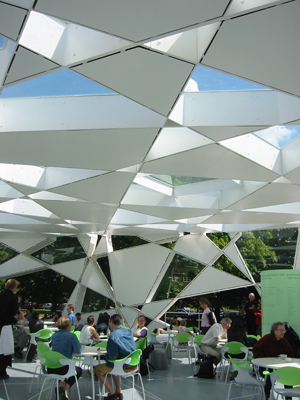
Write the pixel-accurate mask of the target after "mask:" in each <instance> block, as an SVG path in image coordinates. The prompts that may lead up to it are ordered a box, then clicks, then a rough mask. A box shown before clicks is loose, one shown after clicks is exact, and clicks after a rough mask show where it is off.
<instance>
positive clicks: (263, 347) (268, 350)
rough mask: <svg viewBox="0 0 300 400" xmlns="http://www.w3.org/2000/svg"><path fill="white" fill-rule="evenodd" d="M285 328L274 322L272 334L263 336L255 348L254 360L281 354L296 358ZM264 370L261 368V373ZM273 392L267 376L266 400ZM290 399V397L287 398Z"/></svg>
mask: <svg viewBox="0 0 300 400" xmlns="http://www.w3.org/2000/svg"><path fill="white" fill-rule="evenodd" d="M284 334H285V327H284V323H283V322H274V323H273V324H272V326H271V333H269V334H267V335H265V336H263V337H262V338H261V339H260V340H259V341H258V342H256V343H255V345H254V346H253V349H252V352H253V356H254V358H263V357H278V356H279V354H286V355H287V356H288V357H294V351H293V349H292V347H291V346H290V344H289V342H288V341H287V340H286V339H285V338H284ZM262 370H263V369H261V368H260V371H262ZM270 391H271V380H270V377H269V376H267V379H266V384H265V395H266V399H268V398H269V396H270ZM286 399H287V400H288V399H290V397H286Z"/></svg>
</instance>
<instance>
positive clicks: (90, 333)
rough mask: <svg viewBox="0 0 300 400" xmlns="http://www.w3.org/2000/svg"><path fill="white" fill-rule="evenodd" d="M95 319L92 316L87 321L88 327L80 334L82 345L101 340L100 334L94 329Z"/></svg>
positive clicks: (85, 326)
mask: <svg viewBox="0 0 300 400" xmlns="http://www.w3.org/2000/svg"><path fill="white" fill-rule="evenodd" d="M94 325H95V317H94V316H93V315H90V316H89V317H88V318H87V320H86V325H84V327H83V328H82V329H81V332H80V343H90V342H91V341H92V340H93V339H99V334H98V333H97V331H96V329H95V328H94Z"/></svg>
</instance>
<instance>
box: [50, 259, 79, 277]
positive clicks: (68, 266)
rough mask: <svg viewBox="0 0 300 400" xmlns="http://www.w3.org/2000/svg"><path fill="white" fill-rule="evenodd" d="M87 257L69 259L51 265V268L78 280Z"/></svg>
mask: <svg viewBox="0 0 300 400" xmlns="http://www.w3.org/2000/svg"><path fill="white" fill-rule="evenodd" d="M84 263H85V258H79V259H78V260H73V261H68V262H65V263H60V264H53V265H51V269H53V270H54V271H56V272H59V273H60V274H62V275H65V276H67V277H68V278H70V279H72V280H73V281H75V282H76V281H78V280H79V278H80V276H81V274H82V269H83V267H84Z"/></svg>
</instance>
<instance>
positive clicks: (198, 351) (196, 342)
mask: <svg viewBox="0 0 300 400" xmlns="http://www.w3.org/2000/svg"><path fill="white" fill-rule="evenodd" d="M203 338H204V335H202V334H200V335H197V336H195V338H194V347H195V362H196V358H197V354H200V358H203V357H206V356H207V353H204V352H203V351H202V350H201V348H200V346H201V342H202V339H203ZM201 356H202V357H201Z"/></svg>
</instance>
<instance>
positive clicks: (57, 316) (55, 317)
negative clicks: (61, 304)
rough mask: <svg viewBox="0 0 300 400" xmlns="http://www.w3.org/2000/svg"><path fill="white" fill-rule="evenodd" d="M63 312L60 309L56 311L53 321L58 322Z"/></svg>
mask: <svg viewBox="0 0 300 400" xmlns="http://www.w3.org/2000/svg"><path fill="white" fill-rule="evenodd" d="M61 316H62V315H61V312H60V311H55V314H54V317H53V320H52V321H53V322H55V323H56V322H57V321H58V320H59V318H60V317H61Z"/></svg>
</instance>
